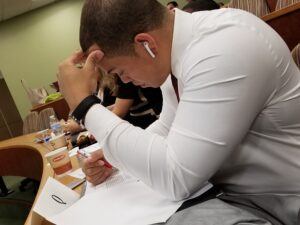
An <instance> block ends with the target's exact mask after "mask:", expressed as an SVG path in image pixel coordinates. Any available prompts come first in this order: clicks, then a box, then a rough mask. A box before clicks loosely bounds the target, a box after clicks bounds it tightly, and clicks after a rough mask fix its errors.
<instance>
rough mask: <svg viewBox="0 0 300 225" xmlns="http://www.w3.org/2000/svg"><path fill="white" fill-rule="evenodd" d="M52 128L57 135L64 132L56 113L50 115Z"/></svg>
mask: <svg viewBox="0 0 300 225" xmlns="http://www.w3.org/2000/svg"><path fill="white" fill-rule="evenodd" d="M49 118H50V128H51V130H52V132H53V133H54V135H55V136H58V135H61V134H63V129H62V127H61V125H60V123H59V121H58V119H56V117H55V116H54V115H52V116H50V117H49Z"/></svg>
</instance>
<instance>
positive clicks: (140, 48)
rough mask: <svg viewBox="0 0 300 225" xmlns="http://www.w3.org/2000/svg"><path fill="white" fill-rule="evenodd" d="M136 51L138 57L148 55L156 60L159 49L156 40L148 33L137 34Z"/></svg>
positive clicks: (135, 40)
mask: <svg viewBox="0 0 300 225" xmlns="http://www.w3.org/2000/svg"><path fill="white" fill-rule="evenodd" d="M134 44H135V51H136V53H137V54H138V55H144V56H145V54H146V55H148V56H150V57H151V58H155V57H156V55H157V53H158V49H157V44H156V41H155V39H154V38H153V37H152V36H151V35H150V34H147V33H140V34H137V35H136V36H135V38H134Z"/></svg>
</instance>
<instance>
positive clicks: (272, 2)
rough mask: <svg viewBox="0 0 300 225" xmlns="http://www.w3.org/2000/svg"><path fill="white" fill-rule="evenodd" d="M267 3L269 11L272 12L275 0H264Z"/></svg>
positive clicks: (274, 7) (275, 3)
mask: <svg viewBox="0 0 300 225" xmlns="http://www.w3.org/2000/svg"><path fill="white" fill-rule="evenodd" d="M265 1H266V2H267V4H268V7H269V9H270V12H274V11H275V9H276V5H277V0H265Z"/></svg>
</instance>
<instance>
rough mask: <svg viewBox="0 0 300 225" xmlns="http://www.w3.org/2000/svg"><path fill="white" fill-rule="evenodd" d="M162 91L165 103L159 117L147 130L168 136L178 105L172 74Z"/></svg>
mask: <svg viewBox="0 0 300 225" xmlns="http://www.w3.org/2000/svg"><path fill="white" fill-rule="evenodd" d="M161 91H162V94H163V104H162V110H161V113H160V115H159V119H157V120H156V121H154V122H153V123H152V124H151V125H150V126H149V127H147V129H146V130H147V131H148V132H151V133H155V134H158V135H160V136H163V137H167V135H168V133H169V129H170V127H171V125H172V122H173V120H174V117H175V113H176V107H177V105H178V101H177V98H176V94H175V91H174V88H173V86H172V81H171V76H169V77H168V79H167V80H166V81H165V83H164V84H163V85H162V86H161Z"/></svg>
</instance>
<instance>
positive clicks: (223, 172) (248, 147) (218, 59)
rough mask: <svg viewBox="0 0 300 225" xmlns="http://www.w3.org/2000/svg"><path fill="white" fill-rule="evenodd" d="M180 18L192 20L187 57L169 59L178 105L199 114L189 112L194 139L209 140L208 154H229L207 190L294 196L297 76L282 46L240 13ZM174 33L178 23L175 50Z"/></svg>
mask: <svg viewBox="0 0 300 225" xmlns="http://www.w3.org/2000/svg"><path fill="white" fill-rule="evenodd" d="M177 13H178V12H177ZM179 13H180V14H182V15H181V16H182V17H183V18H181V19H182V20H185V19H186V21H188V20H189V19H188V17H193V23H191V24H189V27H188V28H185V29H186V30H185V34H184V35H185V37H183V40H184V41H186V43H185V45H182V46H179V48H182V49H185V50H183V51H182V52H183V53H184V54H182V55H180V56H178V57H177V56H175V57H174V58H173V59H172V60H173V62H175V61H176V62H179V61H180V62H182V63H179V64H178V63H173V65H174V68H175V70H174V73H175V75H177V78H178V79H179V87H180V86H181V87H185V88H184V89H183V90H181V92H182V96H181V101H182V102H183V104H186V105H187V103H190V102H194V103H196V102H197V103H198V107H200V108H201V109H199V110H198V111H197V110H195V108H193V111H194V113H193V114H194V115H193V116H197V117H198V122H197V121H195V120H193V123H194V125H193V126H194V127H196V126H198V127H197V128H195V129H194V130H193V132H195V133H197V134H198V135H200V136H202V137H204V138H206V139H208V140H209V142H210V143H209V145H210V147H207V149H208V150H209V149H210V148H211V149H212V151H216V150H217V151H218V152H217V153H216V155H218V154H228V152H231V153H230V155H228V156H227V159H226V160H225V163H223V165H222V166H221V168H220V169H219V170H218V172H217V173H216V174H215V175H214V176H213V179H212V182H213V183H214V184H218V185H222V187H223V188H224V189H225V190H226V191H228V192H233V193H245V194H265V193H270V194H299V190H300V177H299V176H298V174H299V171H300V117H299V114H300V73H299V70H298V68H297V67H296V65H295V64H294V62H293V60H292V58H291V55H290V52H289V50H288V48H287V46H286V45H285V44H284V42H283V41H282V40H281V38H280V37H279V36H278V34H275V31H273V30H272V29H271V28H270V27H268V26H267V25H266V24H265V23H263V22H262V21H260V20H259V19H258V18H255V17H254V16H252V15H250V14H248V13H244V12H243V11H240V10H230V9H229V10H228V9H223V10H218V11H213V12H199V13H194V14H193V15H192V16H191V15H189V14H183V13H182V12H179ZM178 20H179V19H178ZM186 21H185V22H186ZM177 24H178V23H177ZM178 31H179V30H178ZM176 32H177V30H176V21H175V39H174V40H175V42H174V43H175V47H178V46H176ZM178 35H179V36H181V35H182V34H178ZM178 35H177V38H178V39H179V36H178ZM222 37H223V38H224V39H226V41H224V42H223V43H222V41H221V40H222V39H221V38H222ZM245 39H247V40H248V42H245ZM184 41H183V42H184ZM181 43H182V41H181ZM247 43H248V44H247ZM183 46H185V47H183ZM212 46H213V47H212ZM258 49H259V50H258ZM177 50H178V48H177ZM241 52H242V53H243V54H242V56H241V54H240V53H241ZM234 62H235V63H234ZM180 68H182V73H180V72H178V71H180ZM194 70H195V72H194ZM199 71H200V72H199ZM179 107H180V106H179ZM191 111H192V108H191ZM217 111H219V112H217ZM191 114H192V113H191ZM196 114H197V115H196ZM222 114H223V115H222ZM224 115H227V116H224ZM191 117H192V115H191ZM216 121H217V122H216ZM185 122H186V121H185ZM180 123H182V122H180ZM175 126H176V121H175ZM201 127H202V128H201ZM179 129H180V128H179ZM226 129H227V132H226V131H225V130H226ZM226 133H227V134H226ZM218 143H219V146H218ZM220 143H222V144H220ZM225 152H227V153H225ZM212 163H213V162H212Z"/></svg>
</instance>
